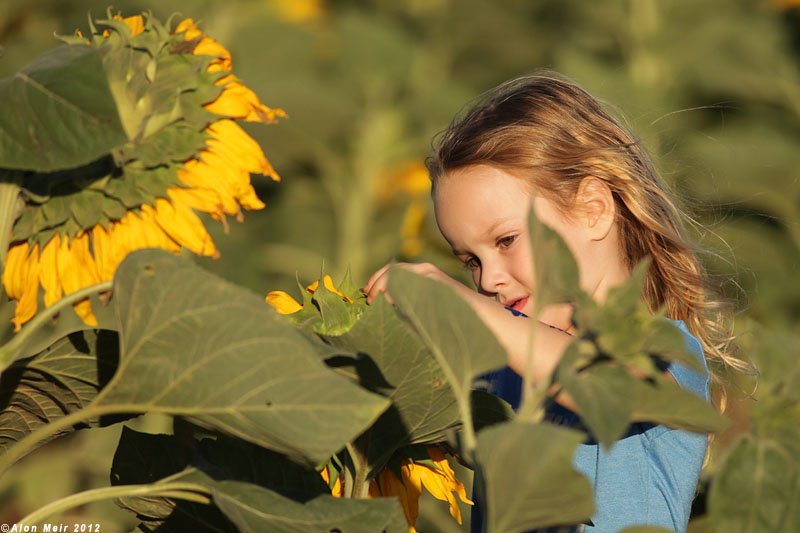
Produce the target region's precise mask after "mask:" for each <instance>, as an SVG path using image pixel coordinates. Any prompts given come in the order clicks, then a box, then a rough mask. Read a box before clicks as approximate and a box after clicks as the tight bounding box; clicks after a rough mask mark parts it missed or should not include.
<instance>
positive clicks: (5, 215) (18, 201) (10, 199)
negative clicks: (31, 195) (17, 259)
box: [0, 171, 25, 272]
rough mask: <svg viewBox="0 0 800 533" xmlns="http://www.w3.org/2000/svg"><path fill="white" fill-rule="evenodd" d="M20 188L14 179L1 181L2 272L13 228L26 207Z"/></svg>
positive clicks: (0, 257)
mask: <svg viewBox="0 0 800 533" xmlns="http://www.w3.org/2000/svg"><path fill="white" fill-rule="evenodd" d="M4 172H7V171H4ZM12 179H13V178H12ZM20 190H21V189H20V186H19V185H18V184H16V183H14V181H2V182H0V272H3V270H4V269H5V265H6V255H7V254H8V245H9V244H11V229H12V228H13V227H14V222H16V220H17V217H18V216H19V215H20V213H21V212H22V209H23V208H24V207H25V202H24V201H23V200H22V198H20V195H19V193H20Z"/></svg>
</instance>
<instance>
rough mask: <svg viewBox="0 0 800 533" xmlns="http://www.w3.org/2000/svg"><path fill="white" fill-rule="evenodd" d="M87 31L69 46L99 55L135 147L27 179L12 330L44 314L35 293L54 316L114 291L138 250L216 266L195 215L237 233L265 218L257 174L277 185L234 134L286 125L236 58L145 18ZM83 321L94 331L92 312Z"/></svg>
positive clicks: (195, 32) (192, 32)
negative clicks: (240, 72) (229, 221)
mask: <svg viewBox="0 0 800 533" xmlns="http://www.w3.org/2000/svg"><path fill="white" fill-rule="evenodd" d="M90 24H91V34H90V35H88V36H86V37H84V36H83V35H82V34H80V32H78V33H77V34H76V35H75V36H73V37H68V38H64V40H65V41H67V43H68V45H69V46H76V45H79V46H86V45H88V46H94V47H98V48H99V49H100V51H101V53H102V64H103V69H104V70H105V74H106V79H107V81H108V85H109V88H110V91H111V94H112V95H113V98H114V101H115V103H116V107H117V111H118V115H119V119H120V122H121V124H122V128H123V130H124V132H125V136H126V137H127V141H126V142H123V143H121V144H120V145H119V146H116V147H114V148H113V149H112V150H111V151H110V153H108V154H107V155H106V156H104V157H101V158H100V159H98V160H96V161H94V162H92V163H90V164H88V165H85V166H82V167H80V168H72V169H64V170H58V171H55V172H48V173H42V172H27V173H24V175H23V177H22V178H21V183H20V186H21V197H22V198H23V199H24V201H25V207H24V209H23V211H22V214H21V216H20V217H19V218H18V219H17V220H16V221H15V222H14V224H13V231H12V242H11V245H10V247H9V250H8V256H7V259H6V263H5V268H4V271H3V275H2V282H3V285H4V287H5V289H6V292H7V293H8V295H9V297H10V298H12V299H15V300H17V306H16V311H15V316H14V318H13V322H14V324H15V329H16V330H19V329H20V326H21V325H22V324H23V323H25V322H26V321H28V320H29V319H30V318H32V317H33V316H34V315H35V314H36V311H37V307H38V294H39V290H38V288H39V286H41V287H42V289H43V292H44V296H43V302H44V304H45V305H51V304H52V303H53V302H55V301H57V300H58V299H59V298H61V297H62V295H66V294H70V293H72V292H75V291H76V290H79V289H81V288H83V287H86V286H89V285H92V284H95V283H98V282H100V281H106V280H110V279H111V278H112V277H113V274H114V271H115V270H116V268H117V266H118V265H119V263H120V262H121V261H122V259H124V257H125V256H126V255H127V254H128V253H130V252H132V251H134V250H138V249H141V248H150V247H157V248H163V249H166V250H170V251H172V252H176V253H177V252H179V251H180V250H181V249H183V248H186V249H188V250H190V251H192V252H194V253H196V254H199V255H204V256H212V257H215V256H217V255H218V251H217V249H216V247H215V245H214V242H213V241H212V239H211V237H210V236H209V234H208V232H207V231H206V228H205V226H204V225H203V223H202V222H201V220H200V218H198V214H197V212H204V213H208V214H209V215H210V216H211V217H213V218H215V219H217V220H219V221H221V222H222V223H223V224H226V217H227V216H228V215H231V216H234V217H236V219H237V220H240V221H241V220H242V211H243V209H244V210H250V209H261V208H263V207H264V204H263V203H262V202H261V200H259V198H258V196H256V194H255V191H254V189H253V187H252V185H251V183H250V174H251V173H255V174H263V175H266V176H269V177H271V178H272V179H273V180H276V181H277V180H279V177H278V175H277V173H276V172H275V171H274V169H273V168H272V166H271V165H270V164H269V162H268V161H267V159H266V157H265V156H264V153H263V152H262V150H261V148H260V147H259V145H258V144H257V143H256V142H255V141H254V140H253V139H252V138H251V137H250V136H249V135H248V134H247V133H246V132H245V131H244V130H243V129H242V128H241V127H240V126H239V124H238V122H239V121H241V120H244V121H254V122H262V123H267V124H269V123H273V122H275V121H276V120H277V118H279V117H285V116H286V115H285V113H284V112H283V111H282V110H280V109H274V108H270V107H267V106H265V105H264V104H262V103H261V101H260V100H259V99H258V97H257V96H256V95H255V94H254V93H253V92H252V91H251V90H250V89H248V88H247V87H246V86H245V85H244V84H242V82H241V81H240V80H239V79H238V78H236V76H234V75H233V74H232V73H231V67H232V61H231V56H230V53H229V52H228V50H226V49H225V47H223V46H222V45H221V44H220V43H219V42H217V41H215V40H214V39H212V38H210V37H208V36H206V35H204V34H203V32H202V31H201V30H200V29H199V28H198V27H197V25H196V24H195V23H194V21H193V20H192V19H186V20H183V21H181V22H179V23H178V24H176V25H175V26H174V28H170V24H169V23H168V24H167V25H164V24H162V23H160V22H159V21H158V20H156V19H155V18H153V17H151V16H149V15H137V16H134V17H128V18H122V17H120V16H113V17H112V16H111V15H110V13H109V17H108V18H107V19H106V20H99V21H95V22H94V23H92V22H91V21H90ZM75 77H76V79H75V80H71V81H74V82H75V83H76V84H77V83H79V82H80V80H79V79H78V78H80V73H78V72H76V73H75ZM100 126H102V125H100ZM226 227H227V226H226ZM75 309H76V311H77V312H78V314H79V315H80V316H81V317H82V318H83V320H84V321H85V322H86V323H87V324H89V325H96V324H97V322H96V319H95V318H94V315H93V313H92V310H91V306H90V304H89V301H88V300H83V301H81V302H78V303H77V304H75Z"/></svg>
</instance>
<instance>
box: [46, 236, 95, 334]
mask: <svg viewBox="0 0 800 533" xmlns="http://www.w3.org/2000/svg"><path fill="white" fill-rule="evenodd" d="M56 264H57V265H58V279H59V281H60V282H61V288H62V290H63V291H64V294H65V295H66V294H72V293H73V292H75V291H78V290H80V289H83V288H84V287H88V286H90V285H94V284H95V283H98V282H99V281H100V279H99V277H98V275H97V266H96V265H95V261H94V258H93V257H92V254H91V253H89V234H88V233H84V232H80V233H78V235H76V236H75V237H73V238H72V240H71V241H70V240H69V239H67V238H62V239H61V246H60V247H59V248H58V250H57V261H56ZM73 307H74V308H75V312H76V313H78V316H80V317H81V319H82V320H83V321H84V322H85V323H86V324H88V325H90V326H96V325H97V318H95V316H94V313H93V312H92V305H91V303H90V302H89V298H85V299H83V300H81V301H79V302H77V303H76V304H74V305H73Z"/></svg>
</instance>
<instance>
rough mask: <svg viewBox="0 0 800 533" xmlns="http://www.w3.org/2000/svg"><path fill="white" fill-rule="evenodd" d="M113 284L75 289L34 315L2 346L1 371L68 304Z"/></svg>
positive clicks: (0, 353)
mask: <svg viewBox="0 0 800 533" xmlns="http://www.w3.org/2000/svg"><path fill="white" fill-rule="evenodd" d="M112 286H113V282H111V281H104V282H103V283H98V284H96V285H90V286H89V287H84V288H83V289H80V290H78V291H75V292H73V293H72V294H68V295H66V296H64V297H63V298H61V299H60V300H58V301H57V302H56V303H54V304H53V305H51V306H50V307H48V308H46V309H43V310H42V311H41V312H40V313H37V314H36V316H35V317H33V319H32V320H31V321H30V322H29V323H28V325H27V326H25V327H24V328H22V331H20V332H19V333H17V334H16V335H15V336H14V338H13V339H11V340H10V341H8V342H7V343H6V344H5V345H4V346H2V347H0V371H2V370H5V369H6V368H7V367H8V365H10V364H11V363H12V362H13V361H14V359H16V357H17V356H18V355H19V353H20V351H21V350H22V348H23V347H24V346H25V343H26V342H28V340H29V339H30V338H31V337H32V336H33V335H34V334H35V333H36V332H37V331H38V330H39V328H41V327H42V326H43V325H44V324H46V323H47V321H48V320H50V319H51V318H53V317H54V316H55V315H56V314H57V313H58V312H59V311H61V310H62V309H64V308H65V307H67V306H68V305H72V304H74V303H75V302H79V301H81V300H83V299H84V298H86V297H87V296H91V295H92V294H95V293H99V292H105V291H110V290H111V287H112Z"/></svg>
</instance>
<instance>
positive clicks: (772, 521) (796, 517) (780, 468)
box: [709, 419, 800, 533]
mask: <svg viewBox="0 0 800 533" xmlns="http://www.w3.org/2000/svg"><path fill="white" fill-rule="evenodd" d="M789 423H791V424H793V425H794V426H795V428H796V419H795V420H794V421H791V422H789ZM797 433H800V432H798V431H796V430H795V436H796V437H800V435H797ZM743 502H745V504H743ZM709 512H710V514H711V520H712V524H713V530H714V531H715V532H722V531H724V532H726V533H727V532H733V533H762V532H763V533H767V532H771V531H800V463H799V462H798V457H797V456H796V455H795V456H793V454H792V453H791V452H790V451H789V450H788V449H787V448H786V447H785V446H783V445H782V444H781V443H780V442H778V441H775V440H769V439H759V440H753V439H751V438H742V439H740V440H739V441H738V442H737V443H736V444H735V445H734V446H733V447H732V449H731V450H730V452H729V455H728V457H727V458H726V459H725V463H724V466H723V467H722V468H721V470H720V472H719V473H718V474H717V475H716V477H715V478H714V481H713V483H712V485H711V493H710V495H709Z"/></svg>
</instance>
